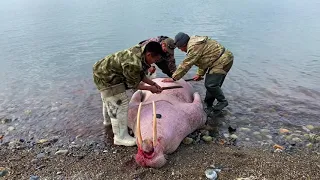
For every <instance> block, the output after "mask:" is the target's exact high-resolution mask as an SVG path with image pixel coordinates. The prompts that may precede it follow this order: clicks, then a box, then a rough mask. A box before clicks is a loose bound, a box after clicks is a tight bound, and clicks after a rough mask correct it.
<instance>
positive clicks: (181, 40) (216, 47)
mask: <svg viewBox="0 0 320 180" xmlns="http://www.w3.org/2000/svg"><path fill="white" fill-rule="evenodd" d="M175 45H176V47H177V48H179V49H180V50H181V51H183V52H186V53H187V57H186V58H185V59H184V60H183V62H182V63H181V64H180V65H179V67H178V69H177V70H176V71H175V72H174V73H173V75H172V79H171V78H166V79H164V80H163V81H164V82H172V81H176V80H179V79H181V78H182V77H183V76H184V75H185V74H186V73H187V72H188V71H189V69H190V68H191V67H192V66H193V65H196V66H198V67H199V68H198V71H197V74H196V76H194V78H193V79H194V80H196V81H198V80H201V79H202V76H204V75H205V74H206V77H205V83H204V85H205V87H206V90H207V91H206V97H205V100H204V102H205V103H206V104H207V109H206V112H207V113H208V115H209V116H214V115H217V114H219V113H220V112H221V110H222V109H223V108H225V107H226V106H228V101H227V99H226V98H225V96H224V94H223V92H222V89H221V86H222V84H223V81H224V79H225V77H226V75H227V73H228V72H229V70H230V69H231V67H232V64H233V54H232V53H231V52H230V51H229V50H227V49H226V48H225V47H223V46H222V45H221V44H220V43H218V42H217V41H215V40H213V39H210V38H209V37H207V36H191V37H189V35H187V34H185V33H183V32H179V33H178V34H177V35H176V36H175ZM215 99H217V101H218V103H217V104H216V105H215V106H214V107H212V106H213V102H214V101H215Z"/></svg>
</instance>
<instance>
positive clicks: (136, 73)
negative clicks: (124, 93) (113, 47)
mask: <svg viewBox="0 0 320 180" xmlns="http://www.w3.org/2000/svg"><path fill="white" fill-rule="evenodd" d="M122 71H123V72H122V74H123V76H124V78H125V83H126V85H127V87H128V88H130V89H135V88H137V87H138V85H139V83H140V82H141V78H142V77H141V76H142V75H141V73H142V72H143V70H142V65H141V60H140V58H138V57H136V56H133V57H132V58H130V59H128V60H126V61H125V62H124V63H123V64H122Z"/></svg>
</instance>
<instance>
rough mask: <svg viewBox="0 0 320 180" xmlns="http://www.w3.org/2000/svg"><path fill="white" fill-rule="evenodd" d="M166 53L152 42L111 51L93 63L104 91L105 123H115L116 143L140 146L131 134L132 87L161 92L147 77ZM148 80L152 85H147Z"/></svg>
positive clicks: (94, 75) (96, 81)
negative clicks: (130, 103) (153, 65)
mask: <svg viewBox="0 0 320 180" xmlns="http://www.w3.org/2000/svg"><path fill="white" fill-rule="evenodd" d="M162 54H163V51H162V48H161V45H160V44H159V43H157V42H150V43H148V44H147V45H145V46H139V45H136V46H134V47H132V48H129V49H126V50H123V51H119V52H116V53H114V54H110V55H108V56H106V57H105V58H103V59H101V60H100V61H98V62H96V63H95V64H94V66H93V79H94V83H95V85H96V87H97V88H98V90H99V91H100V93H101V98H102V102H103V117H104V125H106V126H107V125H110V121H111V126H112V131H113V133H114V144H116V145H124V146H134V145H136V139H135V138H133V137H132V136H130V135H129V134H128V127H127V123H128V122H127V121H128V104H129V98H128V96H127V94H126V90H128V89H134V90H136V89H140V90H149V91H151V92H152V93H160V92H161V91H162V90H161V87H160V86H159V85H158V84H157V83H155V82H153V81H152V80H150V79H149V78H147V76H146V72H147V71H148V68H150V65H151V64H153V63H155V62H157V61H158V60H159V59H160V58H161V56H162ZM141 81H142V82H144V83H146V84H148V85H145V84H144V83H140V82H141Z"/></svg>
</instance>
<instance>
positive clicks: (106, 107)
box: [100, 85, 134, 126]
mask: <svg viewBox="0 0 320 180" xmlns="http://www.w3.org/2000/svg"><path fill="white" fill-rule="evenodd" d="M120 86H121V85H120ZM116 87H119V85H116ZM100 92H101V99H102V103H103V105H102V114H103V119H104V121H103V124H104V125H105V126H108V125H111V120H112V119H113V120H127V119H128V115H127V114H128V105H129V100H130V99H129V97H131V96H132V95H133V93H134V90H132V89H130V90H125V88H116V90H115V89H111V90H110V89H107V90H103V91H100Z"/></svg>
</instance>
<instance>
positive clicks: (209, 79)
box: [204, 74, 228, 111]
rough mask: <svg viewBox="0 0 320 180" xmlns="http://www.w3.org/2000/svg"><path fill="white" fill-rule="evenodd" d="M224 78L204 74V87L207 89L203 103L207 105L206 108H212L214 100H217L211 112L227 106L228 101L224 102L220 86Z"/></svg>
mask: <svg viewBox="0 0 320 180" xmlns="http://www.w3.org/2000/svg"><path fill="white" fill-rule="evenodd" d="M225 77H226V75H224V74H206V79H205V87H206V89H207V92H206V97H205V100H204V101H205V103H206V104H207V106H208V105H211V106H212V104H213V102H214V100H215V99H217V100H218V103H217V105H215V106H214V107H213V108H212V109H210V110H211V111H212V110H215V111H221V110H222V109H223V108H224V107H226V106H228V101H227V100H226V98H225V96H224V94H223V92H222V90H221V86H222V84H223V82H224V79H225ZM208 107H210V106H208ZM208 110H209V108H208Z"/></svg>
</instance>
